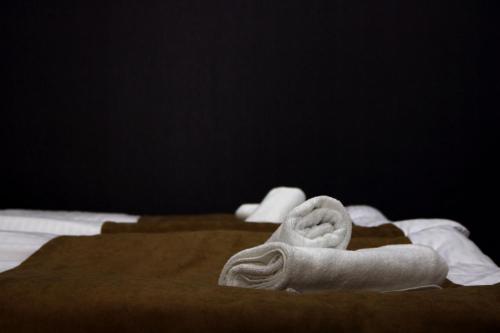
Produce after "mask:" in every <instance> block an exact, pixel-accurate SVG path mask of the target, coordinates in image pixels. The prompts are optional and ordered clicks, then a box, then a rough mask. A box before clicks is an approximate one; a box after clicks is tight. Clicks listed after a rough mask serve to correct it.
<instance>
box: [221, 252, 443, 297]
mask: <svg viewBox="0 0 500 333" xmlns="http://www.w3.org/2000/svg"><path fill="white" fill-rule="evenodd" d="M447 272H448V267H447V265H446V262H444V260H443V259H442V258H441V257H440V256H439V255H438V254H437V253H436V252H435V251H434V250H432V249H431V248H428V247H426V246H420V245H387V246H382V247H379V248H373V249H362V250H357V251H343V250H337V249H329V248H307V247H298V246H290V245H288V244H284V243H281V242H270V243H265V244H263V245H260V246H257V247H253V248H250V249H247V250H243V251H241V252H239V253H237V254H235V255H234V256H232V257H231V258H230V259H229V260H228V262H227V263H226V264H225V265H224V268H223V270H222V272H221V275H220V277H219V284H220V285H223V286H230V287H242V288H256V289H273V290H295V291H298V292H308V291H319V290H371V291H395V290H408V289H419V288H429V287H432V286H438V285H439V284H441V283H442V282H443V281H444V279H445V278H446V274H447Z"/></svg>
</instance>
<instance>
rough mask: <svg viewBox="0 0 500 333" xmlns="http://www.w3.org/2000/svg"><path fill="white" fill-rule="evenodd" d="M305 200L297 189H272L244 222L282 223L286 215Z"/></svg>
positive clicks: (303, 195) (301, 192)
mask: <svg viewBox="0 0 500 333" xmlns="http://www.w3.org/2000/svg"><path fill="white" fill-rule="evenodd" d="M305 200H306V195H305V194H304V192H303V191H302V190H301V189H299V188H294V187H277V188H273V189H272V190H271V191H269V193H268V194H267V195H266V196H265V198H264V200H262V202H261V203H260V205H259V206H258V207H257V209H256V210H255V211H254V212H253V213H252V214H251V215H250V216H249V217H248V218H247V219H246V221H247V222H271V223H282V222H283V221H284V220H285V217H286V216H287V215H288V213H289V212H290V211H291V210H292V209H293V208H295V207H297V206H298V205H300V204H301V203H303V202H304V201H305Z"/></svg>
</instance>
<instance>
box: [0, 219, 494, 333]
mask: <svg viewBox="0 0 500 333" xmlns="http://www.w3.org/2000/svg"><path fill="white" fill-rule="evenodd" d="M277 227H278V225H276V224H268V223H259V224H255V223H245V222H242V221H240V220H238V219H236V218H235V217H234V215H232V214H210V215H187V216H182V215H170V216H142V217H140V218H139V221H138V222H137V223H130V221H128V222H126V223H119V222H112V221H108V222H105V223H103V224H102V232H101V234H96V235H87V236H59V237H54V238H51V239H50V240H49V241H48V242H47V243H46V244H45V245H43V246H42V247H41V248H40V249H39V250H38V251H36V252H35V253H34V254H33V255H31V256H30V257H29V258H28V259H27V260H26V261H24V262H23V263H22V264H21V265H20V266H18V267H15V268H13V269H10V270H8V271H5V272H3V273H1V274H0V332H34V331H36V332H54V331H57V332H89V331H97V332H114V331H116V332H117V331H120V332H147V331H154V332H159V331H162V332H179V331H218V332H234V331H241V332H276V331H279V330H287V331H308V332H325V331H327V330H331V331H335V332H401V331H405V332H432V331H436V332H443V331H453V332H471V331H477V332H490V331H491V332H498V331H500V316H499V315H498V314H499V313H500V311H499V310H500V285H498V284H497V285H490V286H459V285H456V284H454V283H452V282H450V281H447V282H446V283H445V284H444V285H443V289H439V290H420V291H411V292H389V293H378V292H362V291H354V292H346V291H343V292H339V291H324V292H317V293H306V294H296V293H288V292H284V291H269V290H254V289H241V288H232V287H221V286H218V285H217V279H218V276H219V274H220V271H221V269H222V267H223V265H224V263H225V262H226V261H227V259H228V258H229V257H230V256H231V255H233V254H234V253H236V252H238V251H240V250H242V249H245V248H249V247H253V246H256V245H258V244H261V243H263V242H264V241H265V240H266V239H267V238H268V237H269V236H270V234H271V233H272V232H273V231H274V230H275V229H276V228H277ZM35 243H36V242H35ZM405 243H410V239H409V238H408V237H406V236H405V233H404V232H403V231H402V230H401V229H400V228H398V227H396V226H395V225H394V224H381V225H378V226H372V227H361V226H354V227H353V235H352V240H351V242H350V244H349V249H352V250H354V249H360V248H370V247H377V246H382V245H387V244H405Z"/></svg>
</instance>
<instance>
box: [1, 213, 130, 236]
mask: <svg viewBox="0 0 500 333" xmlns="http://www.w3.org/2000/svg"><path fill="white" fill-rule="evenodd" d="M138 218H139V217H138V216H133V215H126V214H114V213H90V212H66V211H38V210H20V209H6V210H0V230H4V231H21V232H40V233H49V234H56V235H74V236H79V235H97V234H100V233H101V227H102V224H103V223H104V222H105V221H115V222H125V223H135V222H137V220H138Z"/></svg>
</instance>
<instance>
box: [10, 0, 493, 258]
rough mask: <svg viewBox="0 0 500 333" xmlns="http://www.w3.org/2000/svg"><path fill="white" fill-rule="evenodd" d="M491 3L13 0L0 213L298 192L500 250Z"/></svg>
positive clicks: (132, 207) (137, 209)
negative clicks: (461, 230)
mask: <svg viewBox="0 0 500 333" xmlns="http://www.w3.org/2000/svg"><path fill="white" fill-rule="evenodd" d="M75 3H76V4H75ZM493 4H494V1H491V2H486V1H484V2H481V1H456V0H446V1H423V0H407V1H396V0H382V1H357V0H349V1H347V0H346V1H340V0H336V1H311V0H309V1H296V0H293V1H291V0H289V1H269V0H267V1H255V0H254V1H231V0H225V1H187V0H181V1H137V2H117V1H99V2H96V3H91V2H89V1H76V2H72V1H61V2H60V3H57V4H54V3H53V2H42V1H31V2H30V1H17V2H14V3H13V4H10V5H2V6H3V8H2V11H1V14H0V15H1V21H2V23H1V24H2V33H3V34H5V36H4V38H2V58H3V61H2V67H3V73H4V75H2V77H3V79H4V80H5V81H6V82H5V83H6V87H4V88H3V97H2V104H1V107H2V111H1V112H2V116H1V125H0V130H1V134H0V136H1V143H0V148H1V154H2V155H1V156H2V162H1V166H0V168H1V185H0V187H1V190H0V191H1V197H0V207H27V208H42V209H82V210H105V211H127V212H134V213H172V212H190V213H196V212H215V211H232V210H233V209H235V208H236V207H237V206H238V204H240V203H242V202H249V201H257V200H258V199H260V198H261V197H262V196H263V195H264V194H265V192H266V191H267V190H268V189H269V188H271V187H273V186H276V185H283V184H284V185H294V186H299V187H301V188H303V189H304V190H305V192H306V194H307V195H308V196H314V195H319V194H329V195H332V196H335V197H337V198H339V199H341V200H342V201H343V202H344V203H345V204H354V203H367V204H371V205H374V206H376V207H379V208H380V209H381V210H382V211H383V212H385V213H386V214H387V215H388V216H389V217H390V218H393V219H402V218H412V217H422V216H424V217H448V218H451V219H456V220H458V221H460V222H462V223H464V224H465V225H466V226H467V227H469V228H470V229H471V230H472V238H473V239H474V240H476V241H478V243H479V244H480V245H481V246H482V248H483V249H484V250H485V252H487V253H489V254H490V255H492V256H494V257H495V258H496V260H497V261H499V259H500V255H499V252H498V251H497V248H496V245H495V241H496V238H497V236H496V235H495V234H494V233H492V232H491V228H492V226H493V225H494V224H496V223H500V222H498V221H496V220H497V219H498V218H497V216H496V214H493V213H492V209H494V208H495V207H496V205H497V201H496V195H495V194H491V193H490V192H489V191H488V190H489V189H491V188H495V186H498V175H497V173H498V166H499V164H498V162H496V155H497V154H498V120H499V116H498V112H499V109H500V108H499V107H498V106H499V103H498V101H497V99H498V95H499V91H500V89H499V81H498V77H497V75H498V68H499V65H498V60H499V59H498V57H499V52H498V40H499V38H500V36H499V30H498V25H497V23H496V20H497V15H496V13H495V12H494V9H496V8H494V6H493Z"/></svg>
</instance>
